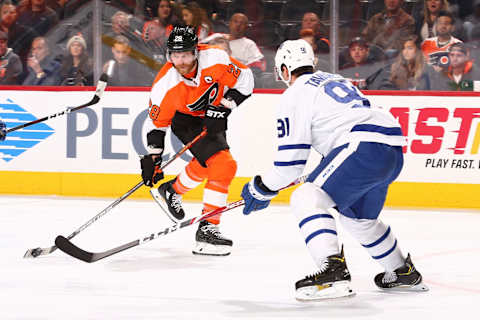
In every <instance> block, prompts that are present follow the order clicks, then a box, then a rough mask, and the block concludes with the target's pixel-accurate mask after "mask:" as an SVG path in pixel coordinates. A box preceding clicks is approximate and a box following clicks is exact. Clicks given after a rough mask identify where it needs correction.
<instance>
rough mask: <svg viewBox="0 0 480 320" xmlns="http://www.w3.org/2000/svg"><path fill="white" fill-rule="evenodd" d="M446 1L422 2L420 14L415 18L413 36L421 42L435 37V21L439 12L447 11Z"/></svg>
mask: <svg viewBox="0 0 480 320" xmlns="http://www.w3.org/2000/svg"><path fill="white" fill-rule="evenodd" d="M448 9H449V5H448V1H447V0H424V5H423V10H422V11H420V12H421V14H419V15H418V16H415V34H416V35H417V36H418V37H419V41H420V42H422V41H423V40H425V39H427V38H433V37H435V36H436V35H437V31H436V20H437V18H438V14H439V13H440V12H441V11H448Z"/></svg>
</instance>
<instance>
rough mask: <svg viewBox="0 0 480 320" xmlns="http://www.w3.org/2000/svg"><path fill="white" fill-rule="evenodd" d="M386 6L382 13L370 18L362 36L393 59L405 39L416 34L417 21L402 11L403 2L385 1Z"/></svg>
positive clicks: (401, 0) (396, 0)
mask: <svg viewBox="0 0 480 320" xmlns="http://www.w3.org/2000/svg"><path fill="white" fill-rule="evenodd" d="M384 5H385V9H384V10H383V11H382V12H379V13H377V14H375V15H374V16H373V17H372V18H370V20H369V21H368V24H367V26H366V27H365V29H363V31H362V36H363V37H364V38H365V40H366V41H368V42H369V43H371V44H375V45H378V46H379V47H381V48H382V49H383V50H385V53H386V54H387V55H388V56H389V57H393V56H395V55H396V54H398V52H399V51H400V50H402V44H403V43H404V42H405V39H406V38H407V37H408V36H409V35H412V34H413V33H414V30H415V21H414V20H413V18H412V17H411V16H410V15H409V14H408V13H406V12H405V11H404V10H403V9H402V5H403V0H384Z"/></svg>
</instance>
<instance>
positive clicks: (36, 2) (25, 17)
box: [18, 0, 58, 36]
mask: <svg viewBox="0 0 480 320" xmlns="http://www.w3.org/2000/svg"><path fill="white" fill-rule="evenodd" d="M18 22H19V23H20V24H23V25H27V26H30V27H32V28H33V29H34V30H35V31H36V32H37V33H38V34H39V35H40V36H43V35H45V34H46V33H47V32H48V31H49V30H51V29H52V28H53V27H54V26H55V25H56V24H57V23H58V18H57V14H56V12H55V11H53V10H52V9H50V8H49V7H47V5H46V3H45V0H24V1H23V2H22V10H21V11H20V14H19V16H18Z"/></svg>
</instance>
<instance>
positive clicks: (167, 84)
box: [149, 45, 253, 127]
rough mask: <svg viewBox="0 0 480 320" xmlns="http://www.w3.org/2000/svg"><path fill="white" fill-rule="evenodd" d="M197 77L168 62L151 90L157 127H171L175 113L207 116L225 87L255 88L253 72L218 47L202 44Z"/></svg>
mask: <svg viewBox="0 0 480 320" xmlns="http://www.w3.org/2000/svg"><path fill="white" fill-rule="evenodd" d="M198 47H199V56H198V65H197V72H196V75H195V77H194V78H191V79H187V78H185V77H183V76H181V75H180V74H179V73H178V72H177V71H176V70H175V68H174V67H173V65H172V64H171V63H170V62H169V63H166V64H165V65H164V66H163V68H162V69H161V70H160V71H159V73H158V75H157V77H156V78H155V80H154V83H153V85H152V90H151V93H150V105H149V116H150V118H151V120H152V121H153V123H154V124H155V126H156V127H168V126H169V125H170V124H171V121H172V118H173V116H174V115H175V113H176V112H177V111H178V112H181V113H185V114H189V115H193V116H199V117H204V116H205V111H204V110H205V107H206V106H207V105H209V104H213V105H219V104H220V100H221V99H222V97H223V95H224V90H225V88H236V87H239V88H240V90H242V91H243V92H242V93H244V94H246V95H248V94H251V92H252V90H253V75H251V71H250V70H249V69H248V68H247V67H246V66H244V65H242V64H241V63H240V62H238V61H236V60H235V59H233V58H230V57H228V55H227V54H226V53H225V52H224V51H222V50H220V49H217V48H213V47H210V46H207V45H199V46H198Z"/></svg>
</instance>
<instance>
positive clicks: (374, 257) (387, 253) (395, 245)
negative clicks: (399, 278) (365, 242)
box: [372, 239, 397, 260]
mask: <svg viewBox="0 0 480 320" xmlns="http://www.w3.org/2000/svg"><path fill="white" fill-rule="evenodd" d="M396 247H397V239H395V243H394V244H393V247H392V248H391V249H390V250H388V251H387V252H385V253H384V254H381V255H379V256H372V258H373V259H375V260H378V259H382V258H384V257H386V256H388V255H389V254H390V253H392V252H393V250H395V248H396Z"/></svg>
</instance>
